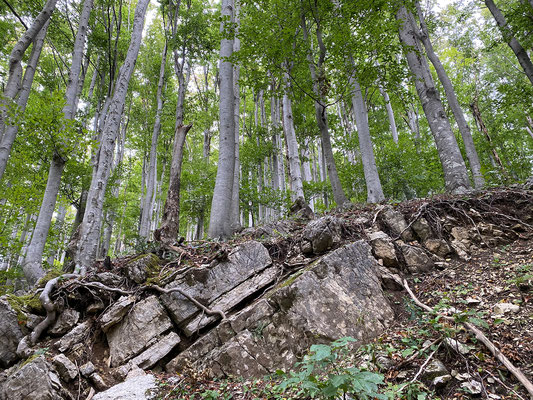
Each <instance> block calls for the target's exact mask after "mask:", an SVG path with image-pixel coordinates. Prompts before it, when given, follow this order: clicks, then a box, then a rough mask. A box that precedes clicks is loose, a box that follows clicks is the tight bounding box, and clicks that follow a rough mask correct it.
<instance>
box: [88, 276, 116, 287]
mask: <svg viewBox="0 0 533 400" xmlns="http://www.w3.org/2000/svg"><path fill="white" fill-rule="evenodd" d="M123 280H124V277H123V276H120V275H117V274H114V273H112V272H100V273H98V274H96V275H94V276H92V277H91V281H92V282H100V283H103V284H104V285H106V286H111V287H117V286H120V284H121V283H122V281H123Z"/></svg>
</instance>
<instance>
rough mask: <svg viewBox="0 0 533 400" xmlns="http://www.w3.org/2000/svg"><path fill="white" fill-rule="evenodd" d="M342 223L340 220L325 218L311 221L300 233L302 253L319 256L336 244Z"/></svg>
mask: <svg viewBox="0 0 533 400" xmlns="http://www.w3.org/2000/svg"><path fill="white" fill-rule="evenodd" d="M343 229H344V223H343V221H342V220H341V219H339V218H336V217H332V216H327V217H322V218H319V219H317V220H315V221H311V222H310V223H309V224H307V226H306V227H305V228H304V230H303V232H302V252H303V253H304V254H311V253H314V254H321V253H324V252H325V251H327V250H329V249H331V248H332V247H333V245H334V244H338V243H339V242H340V240H341V237H342V231H343Z"/></svg>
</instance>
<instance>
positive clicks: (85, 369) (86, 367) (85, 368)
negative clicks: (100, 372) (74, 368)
mask: <svg viewBox="0 0 533 400" xmlns="http://www.w3.org/2000/svg"><path fill="white" fill-rule="evenodd" d="M94 371H96V368H95V366H94V364H93V363H92V362H90V361H89V362H87V363H85V364H83V365H82V366H81V367H80V373H81V374H82V375H83V376H84V377H86V378H88V377H89V376H90V375H92V373H93V372H94Z"/></svg>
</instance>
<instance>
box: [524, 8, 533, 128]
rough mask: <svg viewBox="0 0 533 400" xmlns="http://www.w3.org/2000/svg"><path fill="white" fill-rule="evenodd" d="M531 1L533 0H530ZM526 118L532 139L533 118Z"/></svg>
mask: <svg viewBox="0 0 533 400" xmlns="http://www.w3.org/2000/svg"><path fill="white" fill-rule="evenodd" d="M532 1H533V0H532ZM526 120H527V123H528V125H529V126H526V130H527V132H528V133H529V135H530V136H531V139H533V118H531V117H530V116H529V115H527V116H526Z"/></svg>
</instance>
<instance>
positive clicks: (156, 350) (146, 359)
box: [131, 332, 180, 369]
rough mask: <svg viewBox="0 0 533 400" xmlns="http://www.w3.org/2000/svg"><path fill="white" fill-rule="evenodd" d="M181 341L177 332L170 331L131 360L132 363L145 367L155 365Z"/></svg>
mask: <svg viewBox="0 0 533 400" xmlns="http://www.w3.org/2000/svg"><path fill="white" fill-rule="evenodd" d="M179 342H180V337H179V336H178V335H177V334H176V333H175V332H170V333H169V334H167V335H166V336H164V337H162V338H161V339H160V340H159V341H158V342H157V343H155V344H154V345H152V346H151V347H149V348H148V349H146V350H145V351H143V352H142V353H141V354H139V355H138V356H137V357H135V358H133V359H132V360H131V363H132V364H134V365H137V366H139V367H140V368H143V369H148V368H151V367H153V366H154V365H155V364H156V363H157V362H158V361H159V360H161V359H162V358H163V357H165V356H166V355H167V354H168V353H170V351H171V350H172V349H173V348H174V347H176V345H177V344H178V343H179Z"/></svg>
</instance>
